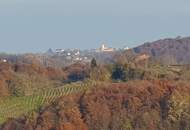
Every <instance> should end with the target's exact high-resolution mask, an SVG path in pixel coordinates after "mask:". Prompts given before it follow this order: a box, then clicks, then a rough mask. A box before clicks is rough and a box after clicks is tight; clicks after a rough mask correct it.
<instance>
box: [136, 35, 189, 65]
mask: <svg viewBox="0 0 190 130" xmlns="http://www.w3.org/2000/svg"><path fill="white" fill-rule="evenodd" d="M133 51H134V52H135V53H137V54H142V53H146V54H149V55H150V56H152V57H153V58H155V59H156V60H159V61H160V62H161V63H163V64H190V58H189V57H190V37H184V38H181V37H177V38H167V39H161V40H157V41H154V42H147V43H144V44H143V45H140V46H138V47H135V48H133Z"/></svg>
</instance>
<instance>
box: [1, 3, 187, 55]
mask: <svg viewBox="0 0 190 130" xmlns="http://www.w3.org/2000/svg"><path fill="white" fill-rule="evenodd" d="M189 7H190V1H189V0H0V52H11V53H22V52H40V51H46V50H47V49H48V48H53V49H55V48H81V49H86V48H97V47H99V46H100V45H101V43H102V42H104V43H107V44H108V45H109V46H111V47H123V46H129V47H134V46H137V45H139V44H141V43H143V42H146V41H153V40H157V39H160V38H166V37H177V36H178V35H181V36H190V29H189V23H190V8H189Z"/></svg>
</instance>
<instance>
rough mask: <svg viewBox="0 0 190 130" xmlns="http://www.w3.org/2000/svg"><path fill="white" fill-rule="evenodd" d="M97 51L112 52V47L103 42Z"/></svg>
mask: <svg viewBox="0 0 190 130" xmlns="http://www.w3.org/2000/svg"><path fill="white" fill-rule="evenodd" d="M96 51H97V52H113V51H114V49H113V48H110V47H107V46H106V45H105V44H102V45H101V47H100V48H99V49H97V50H96Z"/></svg>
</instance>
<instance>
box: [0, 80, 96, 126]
mask: <svg viewBox="0 0 190 130" xmlns="http://www.w3.org/2000/svg"><path fill="white" fill-rule="evenodd" d="M94 85H96V82H93V81H87V82H84V83H72V84H67V85H65V86H62V87H57V88H52V89H47V90H45V91H41V92H38V93H36V94H33V95H31V96H21V97H4V98H0V124H2V123H4V122H5V121H6V120H7V119H11V118H18V117H19V116H22V115H26V114H29V113H30V112H32V111H34V110H38V109H39V108H40V107H41V106H43V105H46V104H50V103H52V102H53V101H55V100H56V99H57V98H59V97H62V96H66V95H69V94H73V93H78V92H83V91H86V90H87V89H89V88H91V87H92V86H94Z"/></svg>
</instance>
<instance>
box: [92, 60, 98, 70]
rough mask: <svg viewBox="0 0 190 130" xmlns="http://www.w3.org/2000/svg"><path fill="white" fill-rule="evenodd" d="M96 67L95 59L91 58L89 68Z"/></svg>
mask: <svg viewBox="0 0 190 130" xmlns="http://www.w3.org/2000/svg"><path fill="white" fill-rule="evenodd" d="M96 67H97V63H96V59H95V58H93V59H92V60H91V68H96Z"/></svg>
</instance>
